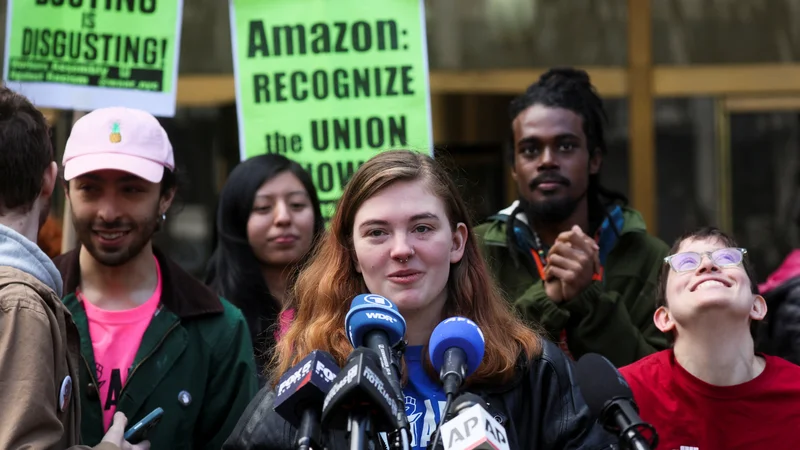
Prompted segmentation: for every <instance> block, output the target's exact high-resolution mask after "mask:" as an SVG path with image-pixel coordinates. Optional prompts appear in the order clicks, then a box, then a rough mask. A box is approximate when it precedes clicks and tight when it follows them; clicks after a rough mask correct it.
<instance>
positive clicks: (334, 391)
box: [322, 347, 405, 449]
mask: <svg viewBox="0 0 800 450" xmlns="http://www.w3.org/2000/svg"><path fill="white" fill-rule="evenodd" d="M390 390H391V388H390V387H389V380H388V379H387V378H386V376H385V375H384V374H383V372H382V371H381V368H380V361H378V357H377V356H376V355H375V352H373V351H372V350H370V349H367V348H363V347H361V348H357V349H355V350H353V352H352V353H351V354H350V356H348V357H347V363H346V364H345V366H344V367H343V368H342V370H341V372H339V375H338V376H336V378H335V379H334V380H333V383H332V386H331V388H330V391H328V395H326V396H325V401H324V402H323V404H322V425H323V426H324V427H326V428H331V429H337V430H345V429H346V430H348V431H350V444H351V446H350V448H351V449H363V448H366V447H365V441H364V438H365V435H372V434H374V433H375V432H381V431H386V432H391V431H394V430H396V429H398V428H400V426H401V425H402V421H400V420H399V419H400V417H401V415H402V416H403V417H405V409H404V408H403V406H402V405H400V404H399V403H398V402H397V400H396V399H395V398H394V396H393V394H392V393H391V391H390ZM342 411H344V412H347V413H348V414H342Z"/></svg>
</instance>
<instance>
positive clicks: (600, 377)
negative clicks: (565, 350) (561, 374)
mask: <svg viewBox="0 0 800 450" xmlns="http://www.w3.org/2000/svg"><path fill="white" fill-rule="evenodd" d="M575 376H576V378H577V381H578V386H580V388H581V393H582V394H583V398H584V399H585V400H586V405H587V406H588V407H589V411H590V412H591V413H592V416H593V417H596V418H597V420H598V422H599V423H600V424H601V425H602V426H603V428H605V429H606V431H608V432H610V433H613V434H614V435H616V436H618V437H619V445H620V447H621V448H622V450H653V449H655V448H656V446H657V445H658V434H657V433H656V429H655V428H654V427H653V426H652V425H650V424H649V423H645V422H644V421H642V419H641V418H640V417H639V408H638V407H637V406H636V402H634V401H633V392H631V388H630V386H628V383H627V382H626V381H625V379H624V378H623V377H622V375H621V374H620V373H619V371H618V370H617V368H616V367H614V365H613V364H611V361H609V360H607V359H606V358H604V357H602V356H600V355H598V354H596V353H587V354H586V355H583V357H581V359H579V360H578V363H577V365H576V368H575Z"/></svg>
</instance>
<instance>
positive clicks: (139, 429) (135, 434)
mask: <svg viewBox="0 0 800 450" xmlns="http://www.w3.org/2000/svg"><path fill="white" fill-rule="evenodd" d="M163 415H164V410H163V409H161V408H156V409H154V410H153V411H152V412H151V413H150V414H148V415H146V416H145V417H144V419H142V420H140V421H138V422H137V423H136V424H135V425H134V426H132V427H130V428H128V431H126V432H125V440H126V441H128V442H130V443H131V444H138V443H139V442H142V441H144V440H146V439H147V435H148V433H149V432H150V430H152V429H153V428H155V426H156V425H158V423H159V422H161V417H162V416H163Z"/></svg>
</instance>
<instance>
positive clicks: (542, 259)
mask: <svg viewBox="0 0 800 450" xmlns="http://www.w3.org/2000/svg"><path fill="white" fill-rule="evenodd" d="M599 238H600V234H599V233H598V234H597V236H595V239H594V240H595V242H598V241H599ZM536 240H537V241H539V239H538V236H537V239H536ZM538 247H541V245H539V246H538ZM531 256H533V260H534V261H535V262H536V269H537V270H538V271H539V277H541V279H542V281H544V280H545V274H544V265H545V264H547V257H546V256H545V254H544V250H541V249H539V250H536V249H533V248H531ZM592 280H594V281H603V266H602V265H601V266H600V268H599V269H598V271H597V272H595V273H594V275H592Z"/></svg>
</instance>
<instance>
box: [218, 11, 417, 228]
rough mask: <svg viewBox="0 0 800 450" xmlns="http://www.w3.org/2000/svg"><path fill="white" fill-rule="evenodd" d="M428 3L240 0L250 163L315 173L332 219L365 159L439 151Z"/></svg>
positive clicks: (238, 67) (235, 31)
mask: <svg viewBox="0 0 800 450" xmlns="http://www.w3.org/2000/svg"><path fill="white" fill-rule="evenodd" d="M424 25H425V19H424V5H423V3H422V1H421V0H381V1H364V0H269V1H264V0H232V1H231V34H232V40H233V53H234V70H235V75H236V77H235V78H236V105H237V108H238V117H239V139H240V143H239V145H240V153H241V157H242V159H247V158H248V157H251V156H254V155H259V154H263V153H280V154H284V155H285V156H287V157H289V158H291V159H293V160H295V161H297V162H299V163H300V164H301V165H302V166H303V167H304V168H306V170H308V172H309V173H310V174H311V177H312V179H313V180H314V184H315V185H316V187H317V190H318V193H319V196H320V200H321V201H322V203H323V210H324V211H323V214H325V216H326V218H327V217H329V216H330V215H331V213H332V207H333V204H334V203H335V202H336V200H338V198H339V197H340V196H341V194H342V189H343V187H344V185H345V183H346V182H347V181H348V180H349V178H350V177H351V176H352V174H353V172H355V170H356V169H357V168H358V166H359V165H361V164H362V163H363V162H364V161H366V160H367V159H369V158H370V157H371V156H373V155H375V154H376V153H378V152H380V151H383V150H387V149H393V148H409V149H412V150H418V151H423V152H430V151H431V142H432V136H431V119H430V101H429V99H430V97H429V87H428V65H427V49H426V42H425V27H424Z"/></svg>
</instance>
